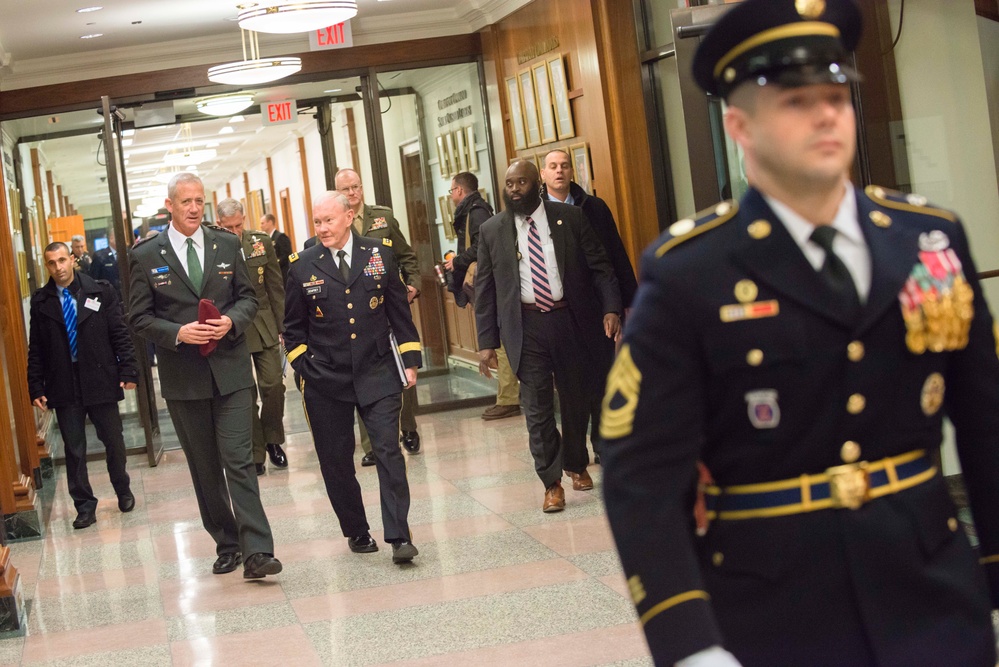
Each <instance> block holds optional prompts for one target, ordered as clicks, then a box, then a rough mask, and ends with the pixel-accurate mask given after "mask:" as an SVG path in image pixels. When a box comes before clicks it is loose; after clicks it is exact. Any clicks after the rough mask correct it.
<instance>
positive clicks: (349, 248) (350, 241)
mask: <svg viewBox="0 0 999 667" xmlns="http://www.w3.org/2000/svg"><path fill="white" fill-rule="evenodd" d="M317 242H318V243H319V245H322V242H319V241H317ZM327 250H329V251H330V252H331V253H333V263H334V264H336V268H338V269H339V268H340V258H339V257H337V253H339V252H340V251H341V250H343V251H344V252H345V253H347V254H346V255H344V256H343V258H344V260H345V261H346V262H347V268H348V269H349V268H350V267H352V266H353V265H354V263H353V262H352V261H351V258H350V255H351V253H352V252H353V250H354V232H352V231H349V230H348V232H347V241H346V243H344V244H343V248H327Z"/></svg>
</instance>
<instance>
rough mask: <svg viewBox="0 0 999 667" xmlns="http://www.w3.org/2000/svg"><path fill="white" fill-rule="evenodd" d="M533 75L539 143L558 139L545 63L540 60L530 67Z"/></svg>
mask: <svg viewBox="0 0 999 667" xmlns="http://www.w3.org/2000/svg"><path fill="white" fill-rule="evenodd" d="M531 72H532V73H533V75H534V93H535V94H536V95H537V98H538V114H539V115H540V118H541V143H543V144H548V143H551V142H553V141H556V140H558V132H557V130H556V128H555V109H554V108H553V107H552V87H551V82H550V81H549V77H548V65H547V63H544V62H540V63H538V64H537V65H534V66H533V67H531Z"/></svg>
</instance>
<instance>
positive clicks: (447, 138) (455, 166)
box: [444, 132, 461, 176]
mask: <svg viewBox="0 0 999 667" xmlns="http://www.w3.org/2000/svg"><path fill="white" fill-rule="evenodd" d="M444 144H445V145H446V146H447V154H448V159H449V160H450V162H451V170H450V171H449V172H448V176H454V175H455V174H457V173H458V172H459V171H461V158H460V157H459V156H458V146H457V145H456V144H455V143H454V133H453V132H448V133H447V134H445V135H444Z"/></svg>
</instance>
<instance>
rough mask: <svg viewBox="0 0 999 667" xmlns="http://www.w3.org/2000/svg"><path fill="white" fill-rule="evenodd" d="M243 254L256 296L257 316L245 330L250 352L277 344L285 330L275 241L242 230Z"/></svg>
mask: <svg viewBox="0 0 999 667" xmlns="http://www.w3.org/2000/svg"><path fill="white" fill-rule="evenodd" d="M243 257H244V258H245V260H246V270H247V272H248V273H249V274H250V282H251V283H253V289H254V291H255V292H256V295H257V304H258V306H257V316H256V317H255V318H254V320H253V325H252V326H250V327H249V328H247V330H246V344H247V346H248V347H249V348H250V353H251V354H256V353H257V352H260V351H262V350H263V349H264V348H268V347H273V346H275V345H277V344H278V343H279V342H280V340H279V339H278V336H279V335H280V334H282V333H284V282H283V280H282V278H281V265H280V264H279V263H278V258H277V253H276V252H275V250H274V243H273V242H272V241H271V239H270V237H269V236H268V235H267V234H266V233H265V232H258V231H244V232H243Z"/></svg>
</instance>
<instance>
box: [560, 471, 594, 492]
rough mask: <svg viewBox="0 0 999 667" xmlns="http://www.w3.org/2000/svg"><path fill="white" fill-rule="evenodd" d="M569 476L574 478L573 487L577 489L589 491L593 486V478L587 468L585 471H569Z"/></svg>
mask: <svg viewBox="0 0 999 667" xmlns="http://www.w3.org/2000/svg"><path fill="white" fill-rule="evenodd" d="M566 472H569V471H568V470H567V471H566ZM569 477H571V478H572V488H573V489H574V490H576V491H589V490H590V489H592V488H593V478H592V477H590V473H588V472H586V471H585V470H584V471H583V472H569Z"/></svg>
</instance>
